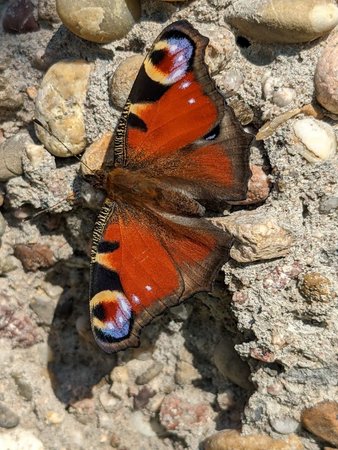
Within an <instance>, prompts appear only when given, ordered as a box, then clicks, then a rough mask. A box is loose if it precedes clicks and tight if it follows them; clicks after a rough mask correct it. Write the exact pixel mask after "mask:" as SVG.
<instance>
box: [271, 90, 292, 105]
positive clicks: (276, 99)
mask: <svg viewBox="0 0 338 450" xmlns="http://www.w3.org/2000/svg"><path fill="white" fill-rule="evenodd" d="M296 95H297V94H296V91H295V90H294V89H292V88H288V87H281V88H280V89H277V90H276V91H275V92H274V93H273V96H272V102H273V103H274V104H275V105H277V106H279V107H280V108H284V106H287V105H289V104H290V103H292V102H293V100H294V99H295V98H296Z"/></svg>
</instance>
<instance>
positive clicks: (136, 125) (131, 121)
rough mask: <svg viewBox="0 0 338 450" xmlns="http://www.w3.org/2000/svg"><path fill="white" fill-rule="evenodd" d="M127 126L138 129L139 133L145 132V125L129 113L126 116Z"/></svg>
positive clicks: (137, 117)
mask: <svg viewBox="0 0 338 450" xmlns="http://www.w3.org/2000/svg"><path fill="white" fill-rule="evenodd" d="M128 125H129V126H130V127H132V128H138V129H139V130H141V131H144V132H147V131H148V128H147V125H146V123H145V122H144V121H143V120H142V119H141V118H140V117H139V116H137V115H136V114H133V113H130V114H129V116H128Z"/></svg>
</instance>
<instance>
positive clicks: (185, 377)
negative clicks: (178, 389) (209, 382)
mask: <svg viewBox="0 0 338 450" xmlns="http://www.w3.org/2000/svg"><path fill="white" fill-rule="evenodd" d="M200 379H201V375H200V373H199V372H198V370H197V369H196V367H194V366H193V365H192V364H191V363H189V362H187V361H181V360H179V361H178V362H177V365H176V371H175V381H176V383H177V384H179V385H180V386H184V385H185V384H191V383H192V382H193V381H194V380H195V381H196V380H200Z"/></svg>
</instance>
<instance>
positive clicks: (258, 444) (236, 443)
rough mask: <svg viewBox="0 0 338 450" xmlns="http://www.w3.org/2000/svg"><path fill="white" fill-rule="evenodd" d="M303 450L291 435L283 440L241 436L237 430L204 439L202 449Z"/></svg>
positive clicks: (300, 444)
mask: <svg viewBox="0 0 338 450" xmlns="http://www.w3.org/2000/svg"><path fill="white" fill-rule="evenodd" d="M235 449H236V450H303V449H304V447H303V444H302V442H301V441H300V439H299V438H298V437H297V436H295V435H291V436H289V437H287V438H286V439H285V440H281V439H272V438H271V437H270V436H265V435H263V434H252V435H248V436H241V435H240V433H239V432H238V431H235V430H230V431H228V430H226V431H220V432H219V433H216V434H214V435H213V436H210V437H209V438H208V439H206V440H205V441H204V447H203V450H235Z"/></svg>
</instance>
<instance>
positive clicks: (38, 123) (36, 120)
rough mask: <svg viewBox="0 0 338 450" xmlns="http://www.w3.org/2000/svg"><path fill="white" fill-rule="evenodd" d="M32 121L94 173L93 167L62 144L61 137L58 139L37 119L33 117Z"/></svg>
mask: <svg viewBox="0 0 338 450" xmlns="http://www.w3.org/2000/svg"><path fill="white" fill-rule="evenodd" d="M33 123H35V125H37V126H39V127H41V128H43V129H44V130H45V131H46V132H47V133H49V134H50V135H51V136H53V138H54V139H56V140H57V141H58V142H59V143H60V144H61V145H62V146H63V147H64V148H65V149H66V150H67V152H69V153H70V154H71V155H72V156H74V158H76V159H77V160H78V161H79V162H80V163H81V164H83V165H84V166H85V168H86V169H88V170H89V171H90V172H91V173H92V174H94V173H95V171H94V170H93V169H91V168H90V167H89V166H88V165H87V164H86V163H85V162H83V161H82V160H81V158H80V157H79V156H77V155H76V154H75V153H73V152H72V151H71V150H70V148H68V147H67V145H66V144H64V143H63V142H62V141H61V139H59V138H58V137H57V136H55V135H54V134H52V133H51V132H50V131H49V130H48V128H47V127H46V126H45V125H44V124H43V123H41V122H40V120H39V119H33Z"/></svg>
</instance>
